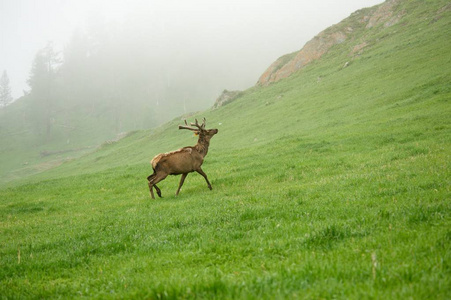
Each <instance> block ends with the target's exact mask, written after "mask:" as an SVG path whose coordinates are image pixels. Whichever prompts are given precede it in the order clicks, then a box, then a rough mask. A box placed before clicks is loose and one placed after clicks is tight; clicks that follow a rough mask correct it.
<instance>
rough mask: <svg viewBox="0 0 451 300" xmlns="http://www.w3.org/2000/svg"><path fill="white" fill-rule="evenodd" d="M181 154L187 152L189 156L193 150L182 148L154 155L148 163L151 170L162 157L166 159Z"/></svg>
mask: <svg viewBox="0 0 451 300" xmlns="http://www.w3.org/2000/svg"><path fill="white" fill-rule="evenodd" d="M182 152H187V153H189V154H191V153H192V152H193V149H192V148H189V147H184V148H180V149H178V150H174V151H170V152H166V153H160V154H157V155H155V157H154V158H152V160H151V161H150V164H151V165H152V168H153V169H155V167H156V165H157V164H158V162H159V161H160V160H161V159H162V158H163V157H167V156H170V155H172V154H176V153H182Z"/></svg>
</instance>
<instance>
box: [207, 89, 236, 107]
mask: <svg viewBox="0 0 451 300" xmlns="http://www.w3.org/2000/svg"><path fill="white" fill-rule="evenodd" d="M242 94H243V92H242V91H228V90H224V91H223V92H222V94H221V95H220V96H219V97H218V98H217V99H216V101H215V104H214V105H213V109H216V108H219V107H221V106H224V105H226V104H228V103H230V102H232V101H233V100H235V99H236V98H238V97H239V96H241V95H242Z"/></svg>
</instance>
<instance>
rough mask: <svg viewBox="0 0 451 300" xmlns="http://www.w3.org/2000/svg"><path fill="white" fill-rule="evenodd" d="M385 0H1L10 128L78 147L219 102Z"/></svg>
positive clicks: (0, 123) (0, 41)
mask: <svg viewBox="0 0 451 300" xmlns="http://www.w3.org/2000/svg"><path fill="white" fill-rule="evenodd" d="M381 2H382V1H381V0H348V1H332V0H318V1H290V0H277V1H276V0H271V1H265V0H261V1H243V0H240V1H231V0H228V1H222V0H219V1H208V0H191V1H181V0H173V1H170V0H169V1H130V0H129V1H108V0H95V1H75V0H41V1H33V0H0V72H2V73H4V74H7V78H8V80H7V85H9V86H10V94H11V98H13V99H16V101H15V102H14V103H13V104H11V105H8V106H7V109H3V110H4V111H3V112H2V114H1V115H0V134H3V135H6V136H9V137H16V136H18V135H19V136H22V135H29V136H32V137H33V138H32V139H33V142H32V145H34V146H40V145H44V144H45V145H51V147H53V148H61V147H73V145H74V144H76V145H87V144H93V143H99V142H101V141H103V140H105V139H108V138H112V137H114V136H117V135H118V134H120V133H122V132H125V131H130V130H135V129H141V128H149V127H154V126H157V125H159V124H161V123H162V122H165V121H167V120H169V119H171V118H174V117H176V116H179V115H181V114H185V113H188V112H191V111H197V110H202V109H206V108H209V107H211V106H212V105H213V103H214V101H215V99H216V98H217V97H218V96H219V94H220V93H221V92H222V91H223V90H224V89H228V90H244V89H247V88H249V87H251V86H253V85H254V84H255V83H256V82H257V80H258V78H259V76H260V75H261V74H262V73H263V72H264V71H265V69H266V68H267V67H268V66H269V65H270V64H271V63H272V62H274V61H275V60H276V59H277V58H278V57H280V56H282V55H284V54H286V53H290V52H294V51H298V50H300V49H301V48H302V46H303V45H304V44H305V43H306V42H307V41H308V40H310V39H311V38H313V37H314V36H315V35H316V34H318V33H319V32H320V31H322V30H324V29H325V28H327V27H329V26H330V25H332V24H334V23H337V22H339V21H341V20H342V19H344V18H346V17H347V16H349V15H350V14H351V13H352V12H354V11H355V10H357V9H360V8H363V7H368V6H373V5H375V4H377V3H381ZM17 99H19V100H17ZM3 140H5V139H3ZM67 145H69V146H67Z"/></svg>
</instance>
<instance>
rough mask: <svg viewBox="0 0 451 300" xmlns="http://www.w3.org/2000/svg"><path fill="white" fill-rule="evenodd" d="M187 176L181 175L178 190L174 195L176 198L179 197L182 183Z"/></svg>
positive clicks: (185, 174)
mask: <svg viewBox="0 0 451 300" xmlns="http://www.w3.org/2000/svg"><path fill="white" fill-rule="evenodd" d="M187 175H188V173H184V174H182V178H180V183H179V188H178V189H177V193H175V195H176V196H178V195H179V193H180V189H181V188H182V185H183V183H184V182H185V178H186V176H187Z"/></svg>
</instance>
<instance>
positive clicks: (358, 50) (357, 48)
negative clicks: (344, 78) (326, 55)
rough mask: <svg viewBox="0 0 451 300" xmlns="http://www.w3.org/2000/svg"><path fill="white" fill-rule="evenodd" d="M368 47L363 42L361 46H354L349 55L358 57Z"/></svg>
mask: <svg viewBox="0 0 451 300" xmlns="http://www.w3.org/2000/svg"><path fill="white" fill-rule="evenodd" d="M366 46H368V43H367V42H363V43H361V44H358V45H355V46H354V48H352V51H351V55H359V54H362V52H363V48H365V47H366Z"/></svg>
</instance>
